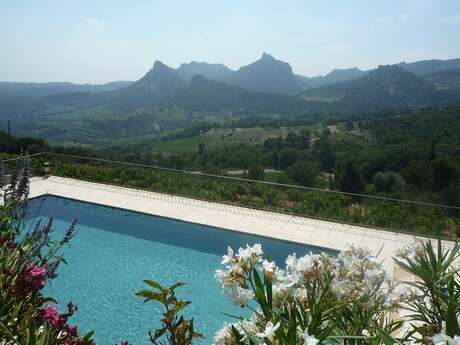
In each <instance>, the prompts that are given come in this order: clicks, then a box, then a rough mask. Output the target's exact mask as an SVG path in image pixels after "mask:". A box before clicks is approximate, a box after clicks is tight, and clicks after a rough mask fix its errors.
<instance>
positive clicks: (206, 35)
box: [0, 0, 460, 83]
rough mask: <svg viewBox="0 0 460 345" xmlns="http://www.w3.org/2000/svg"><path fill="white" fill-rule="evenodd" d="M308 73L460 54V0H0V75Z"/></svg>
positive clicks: (97, 79) (75, 78) (81, 77)
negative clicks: (158, 67)
mask: <svg viewBox="0 0 460 345" xmlns="http://www.w3.org/2000/svg"><path fill="white" fill-rule="evenodd" d="M264 51H265V52H269V53H271V54H272V55H273V56H275V57H276V58H278V59H280V60H284V61H288V62H290V64H291V66H292V67H293V69H294V71H295V72H296V73H299V74H303V75H307V76H314V75H319V74H325V73H327V72H329V71H330V70H331V69H333V68H348V67H354V66H357V67H359V68H362V69H368V68H374V67H376V66H377V65H379V64H390V63H397V62H400V61H414V60H420V59H429V58H441V59H445V58H455V57H460V1H459V0H316V1H310V0H285V1H280V0H278V1H271V0H232V1H227V0H205V1H200V0H196V1H178V0H169V1H153V0H150V1H149V0H0V80H9V81H71V82H78V83H86V82H87V83H102V82H107V81H112V80H135V79H138V78H139V77H141V76H142V75H143V74H144V73H145V72H146V71H147V70H148V69H150V68H151V66H152V64H153V62H154V60H161V61H163V62H164V63H166V64H168V65H170V66H173V67H176V66H178V65H179V64H180V63H181V62H188V61H191V60H195V61H207V62H221V63H224V64H226V65H228V66H229V67H231V68H234V69H236V68H238V67H240V66H241V65H245V64H248V63H250V62H252V61H254V60H256V59H258V58H259V57H260V55H261V54H262V52H264Z"/></svg>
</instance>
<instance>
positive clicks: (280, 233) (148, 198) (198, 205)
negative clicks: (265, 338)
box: [30, 176, 451, 278]
mask: <svg viewBox="0 0 460 345" xmlns="http://www.w3.org/2000/svg"><path fill="white" fill-rule="evenodd" d="M30 190H31V197H36V196H41V195H46V194H51V195H56V196H61V197H66V198H72V199H76V200H80V201H86V202H92V203H96V204H102V205H107V206H112V207H118V208H123V209H126V210H133V211H139V212H144V213H147V214H151V215H157V216H162V217H168V218H174V219H179V220H182V221H186V222H192V223H198V224H205V225H210V226H214V227H217V228H224V229H229V230H234V231H240V232H245V233H250V234H256V235H263V236H268V237H272V238H276V239H281V240H288V241H293V242H298V243H305V244H310V245H314V246H319V247H325V248H331V249H336V250H342V249H345V248H346V247H347V246H349V245H350V244H354V245H360V246H365V247H367V248H369V249H370V250H371V251H372V252H375V253H377V252H378V251H379V250H381V251H380V254H379V256H380V257H381V258H382V259H384V265H385V268H386V270H387V272H388V273H389V274H391V275H392V276H394V277H395V278H403V277H404V274H403V272H402V271H401V270H400V269H395V266H394V264H393V262H392V259H391V257H392V255H393V253H394V252H395V250H396V249H398V248H399V247H401V246H402V245H404V244H406V243H415V242H416V241H420V240H424V238H422V237H416V236H411V235H405V234H397V233H394V232H390V231H383V230H377V229H371V228H366V227H359V226H353V225H348V224H341V223H335V222H328V221H322V220H316V219H310V218H305V217H299V216H291V215H285V214H280V213H273V212H266V211H260V210H254V209H249V208H244V207H237V206H229V205H224V204H219V203H214V202H206V201H201V200H196V199H191V198H184V197H178V196H172V195H167V194H160V193H154V192H147V191H143V190H138V189H130V188H124V187H117V186H112V185H106V184H100V183H92V182H86V181H81V180H75V179H70V178H63V177H56V176H50V177H48V178H33V179H32V180H31V188H30ZM445 244H446V245H449V244H451V243H450V242H447V243H445Z"/></svg>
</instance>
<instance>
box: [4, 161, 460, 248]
mask: <svg viewBox="0 0 460 345" xmlns="http://www.w3.org/2000/svg"><path fill="white" fill-rule="evenodd" d="M30 157H31V166H32V172H33V174H34V175H37V176H42V175H45V174H48V173H51V174H52V175H57V176H62V177H70V178H74V179H79V180H85V181H91V182H98V183H104V184H110V185H117V186H122V187H129V188H136V189H142V190H148V191H154V192H159V193H163V194H169V195H175V196H183V197H189V198H193V199H198V200H203V201H211V202H217V203H222V204H227V205H234V206H242V207H248V208H253V209H259V210H265V211H271V212H278V213H284V214H290V215H296V216H302V217H309V218H315V219H320V220H326V221H333V222H339V223H346V224H352V225H358V226H365V227H371V228H378V229H384V230H390V231H393V232H398V233H409V234H418V235H423V236H428V237H441V238H444V239H450V240H457V239H458V238H460V206H456V205H443V204H437V203H431V202H424V201H417V200H403V199H397V198H392V197H386V196H378V195H366V194H357V193H347V192H341V191H336V190H327V189H319V188H312V187H304V186H298V185H290V184H284V183H276V182H268V181H258V180H251V179H247V178H241V177H236V176H225V175H224V176H222V175H215V174H209V173H202V172H195V171H188V170H181V169H174V168H168V167H161V166H156V165H148V164H139V163H132V162H123V161H114V160H108V159H103V158H94V157H85V156H78V155H69V154H62V153H52V152H41V153H37V154H33V155H30ZM16 160H17V158H12V159H8V160H5V161H4V163H5V165H6V164H14V162H15V161H16ZM44 164H48V166H45V165H44ZM47 169H49V170H50V172H49V171H45V170H47Z"/></svg>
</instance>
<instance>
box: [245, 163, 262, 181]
mask: <svg viewBox="0 0 460 345" xmlns="http://www.w3.org/2000/svg"><path fill="white" fill-rule="evenodd" d="M264 177H265V170H264V167H263V166H262V165H260V164H255V165H253V166H251V167H250V168H249V170H248V178H249V179H250V180H263V179H264Z"/></svg>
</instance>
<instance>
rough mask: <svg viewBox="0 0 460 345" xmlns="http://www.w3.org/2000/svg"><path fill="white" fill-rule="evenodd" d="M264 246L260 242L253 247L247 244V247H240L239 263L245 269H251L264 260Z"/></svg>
mask: <svg viewBox="0 0 460 345" xmlns="http://www.w3.org/2000/svg"><path fill="white" fill-rule="evenodd" d="M263 254H264V252H263V251H262V246H261V245H260V244H258V243H256V244H254V245H253V246H252V247H251V246H250V245H249V244H247V245H246V248H242V247H240V248H239V249H238V255H237V258H238V263H239V265H240V266H241V268H243V270H245V271H250V270H251V269H252V268H253V267H254V266H255V265H256V264H257V263H258V262H260V261H261V260H262V255H263Z"/></svg>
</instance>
